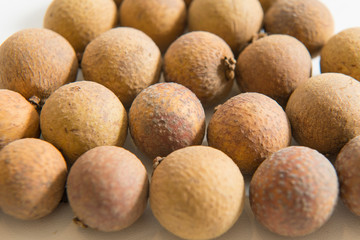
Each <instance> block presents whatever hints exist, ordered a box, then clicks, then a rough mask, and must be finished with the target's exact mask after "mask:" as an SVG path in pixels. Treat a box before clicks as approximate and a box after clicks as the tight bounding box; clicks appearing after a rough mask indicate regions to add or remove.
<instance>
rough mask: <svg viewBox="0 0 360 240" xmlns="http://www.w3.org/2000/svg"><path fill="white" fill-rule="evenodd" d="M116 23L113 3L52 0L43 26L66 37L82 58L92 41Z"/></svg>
mask: <svg viewBox="0 0 360 240" xmlns="http://www.w3.org/2000/svg"><path fill="white" fill-rule="evenodd" d="M116 23H117V7H116V4H115V2H114V1H113V0H76V1H74V0H53V1H52V3H51V4H50V6H49V7H48V9H47V10H46V13H45V17H44V27H45V28H48V29H51V30H53V31H55V32H57V33H59V34H60V35H62V36H63V37H64V38H66V39H67V40H68V41H69V42H70V43H71V45H72V46H73V47H74V49H75V51H76V53H77V54H78V57H79V58H81V54H82V53H83V52H84V50H85V47H86V45H87V44H88V43H89V42H90V41H92V40H93V39H94V38H95V37H97V36H98V35H100V34H101V33H103V32H105V31H107V30H109V29H111V28H113V27H115V25H116Z"/></svg>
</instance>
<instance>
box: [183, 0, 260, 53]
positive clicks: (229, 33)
mask: <svg viewBox="0 0 360 240" xmlns="http://www.w3.org/2000/svg"><path fill="white" fill-rule="evenodd" d="M263 16H264V13H263V10H262V8H261V5H260V3H259V1H258V0H223V1H219V0H196V1H194V2H193V3H192V4H191V5H190V7H189V13H188V24H189V30H190V31H207V32H211V33H214V34H216V35H218V36H219V37H221V38H222V39H224V40H225V42H227V44H229V46H230V47H231V49H232V50H233V52H234V54H235V55H238V54H239V53H240V51H241V50H242V49H243V48H244V47H245V46H246V44H247V43H248V42H249V41H250V40H251V39H252V38H253V37H254V35H256V34H257V33H258V32H259V31H260V29H261V26H262V21H263ZM205 47H206V46H205Z"/></svg>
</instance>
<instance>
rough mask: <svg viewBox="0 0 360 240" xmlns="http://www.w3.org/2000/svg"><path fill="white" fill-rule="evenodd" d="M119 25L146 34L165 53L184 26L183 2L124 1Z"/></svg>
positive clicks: (169, 0) (156, 0)
mask: <svg viewBox="0 0 360 240" xmlns="http://www.w3.org/2000/svg"><path fill="white" fill-rule="evenodd" d="M120 24H121V25H122V26H126V27H133V28H136V29H139V30H141V31H143V32H144V33H146V34H147V35H148V36H149V37H151V38H152V40H154V42H155V43H156V44H157V45H158V46H159V48H160V50H161V51H162V52H165V51H166V49H167V48H168V47H169V45H170V44H171V43H172V42H173V41H174V40H175V39H176V38H177V37H178V36H180V35H181V34H182V33H183V32H184V30H185V26H186V6H185V3H184V0H146V1H143V0H125V1H124V2H123V3H122V5H121V7H120Z"/></svg>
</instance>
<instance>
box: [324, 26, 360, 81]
mask: <svg viewBox="0 0 360 240" xmlns="http://www.w3.org/2000/svg"><path fill="white" fill-rule="evenodd" d="M320 56H321V58H320V67H321V72H322V73H326V72H338V73H343V74H346V75H349V76H351V77H353V78H355V79H356V80H358V81H360V27H356V28H349V29H345V30H343V31H342V32H340V33H338V34H336V35H335V36H333V37H332V38H330V40H329V41H328V42H327V43H326V44H325V46H324V48H323V49H322V50H321V55H320Z"/></svg>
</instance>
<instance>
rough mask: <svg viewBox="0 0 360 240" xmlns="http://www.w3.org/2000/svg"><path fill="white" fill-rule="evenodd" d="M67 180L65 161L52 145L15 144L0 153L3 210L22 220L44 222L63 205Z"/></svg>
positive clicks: (28, 141)
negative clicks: (59, 205) (43, 219)
mask: <svg viewBox="0 0 360 240" xmlns="http://www.w3.org/2000/svg"><path fill="white" fill-rule="evenodd" d="M66 177H67V168H66V163H65V160H64V158H63V156H62V155H61V153H60V152H59V151H58V150H57V149H56V148H55V147H54V146H52V145H51V144H50V143H48V142H45V141H43V140H40V139H35V138H24V139H19V140H15V141H13V142H11V143H9V144H8V145H6V146H5V147H4V148H3V149H2V150H1V151H0V208H1V210H2V211H3V212H4V213H6V214H8V215H11V216H13V217H15V218H18V219H23V220H33V219H38V218H42V217H44V216H46V215H48V214H50V213H51V212H53V211H54V210H55V208H56V207H57V206H58V204H59V203H60V200H61V198H62V196H63V192H64V189H65V181H66Z"/></svg>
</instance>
